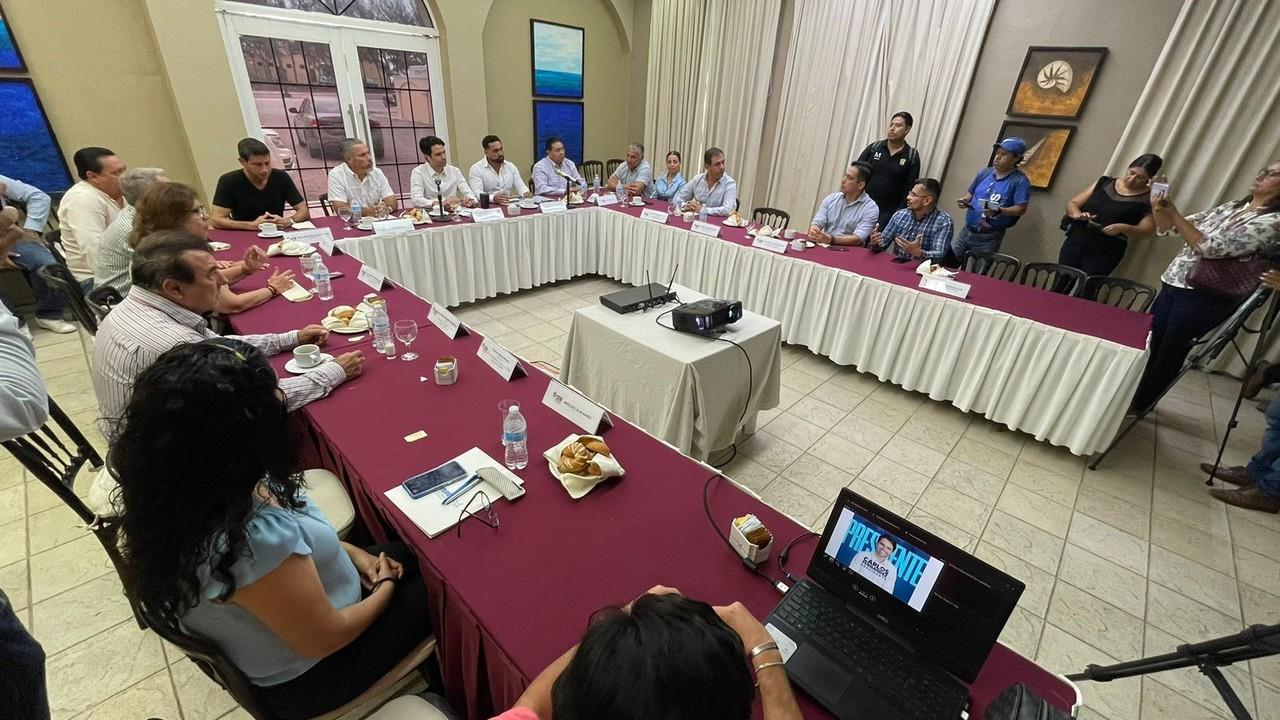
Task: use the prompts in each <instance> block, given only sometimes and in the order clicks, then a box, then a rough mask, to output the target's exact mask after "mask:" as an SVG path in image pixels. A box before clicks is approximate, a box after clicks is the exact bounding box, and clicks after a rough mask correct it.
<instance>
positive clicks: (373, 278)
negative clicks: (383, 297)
mask: <svg viewBox="0 0 1280 720" xmlns="http://www.w3.org/2000/svg"><path fill="white" fill-rule="evenodd" d="M356 279H358V280H359V281H360V282H362V283H364V284H365V285H368V286H369V287H371V288H373V289H374V290H381V289H382V286H383V285H385V284H386V283H387V276H386V274H385V273H383V272H382V271H381V270H378V269H377V268H374V267H370V266H369V265H361V266H360V272H358V273H356Z"/></svg>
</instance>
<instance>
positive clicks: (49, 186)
mask: <svg viewBox="0 0 1280 720" xmlns="http://www.w3.org/2000/svg"><path fill="white" fill-rule="evenodd" d="M0 107H2V108H4V110H5V114H4V115H3V116H0V168H4V174H5V175H8V176H9V177H13V178H17V179H19V180H22V181H23V182H26V183H30V184H31V185H35V186H36V187H38V188H40V189H41V190H44V191H45V192H54V191H57V190H66V189H67V188H69V187H71V174H70V173H69V172H67V161H66V160H65V159H63V157H62V151H61V150H60V149H59V148H58V140H57V139H56V138H55V137H54V136H53V128H51V127H49V120H48V118H46V117H45V114H44V108H43V107H41V105H40V98H39V97H37V96H36V88H35V86H34V85H32V84H31V81H30V80H27V79H26V78H0Z"/></svg>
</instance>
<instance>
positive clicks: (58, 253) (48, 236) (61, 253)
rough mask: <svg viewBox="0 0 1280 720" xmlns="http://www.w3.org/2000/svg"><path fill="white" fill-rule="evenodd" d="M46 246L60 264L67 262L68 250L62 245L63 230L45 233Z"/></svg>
mask: <svg viewBox="0 0 1280 720" xmlns="http://www.w3.org/2000/svg"><path fill="white" fill-rule="evenodd" d="M44 244H45V247H47V248H49V252H50V253H51V254H52V255H53V259H54V260H57V261H58V264H59V265H66V264H67V251H66V248H64V247H62V231H61V230H50V231H49V232H47V233H45V234H44Z"/></svg>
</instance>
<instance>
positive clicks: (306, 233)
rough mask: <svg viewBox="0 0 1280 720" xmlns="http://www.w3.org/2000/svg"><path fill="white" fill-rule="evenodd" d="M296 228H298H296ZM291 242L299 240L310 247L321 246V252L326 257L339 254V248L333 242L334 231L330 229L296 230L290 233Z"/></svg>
mask: <svg viewBox="0 0 1280 720" xmlns="http://www.w3.org/2000/svg"><path fill="white" fill-rule="evenodd" d="M295 227H296V226H295ZM288 238H289V239H290V240H297V241H298V242H304V243H306V244H308V245H313V244H314V245H319V246H320V250H322V251H323V252H324V254H325V255H330V256H332V255H333V254H334V253H337V252H338V246H337V244H335V243H334V241H333V231H332V230H330V229H329V228H315V229H312V230H295V231H294V232H291V233H289V235H288Z"/></svg>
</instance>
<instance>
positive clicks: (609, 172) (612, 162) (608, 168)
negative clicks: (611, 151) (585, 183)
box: [604, 158, 626, 177]
mask: <svg viewBox="0 0 1280 720" xmlns="http://www.w3.org/2000/svg"><path fill="white" fill-rule="evenodd" d="M624 162H626V160H623V159H622V158H609V159H608V160H606V161H605V162H604V176H605V177H613V171H614V170H617V169H618V166H619V165H621V164H622V163H624Z"/></svg>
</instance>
